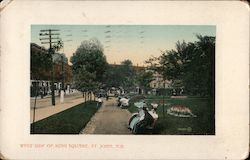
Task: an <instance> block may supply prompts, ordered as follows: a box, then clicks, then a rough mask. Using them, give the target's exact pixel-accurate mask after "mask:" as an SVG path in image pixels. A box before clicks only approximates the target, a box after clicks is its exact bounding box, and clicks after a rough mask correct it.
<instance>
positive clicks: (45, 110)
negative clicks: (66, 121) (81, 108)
mask: <svg viewBox="0 0 250 160" xmlns="http://www.w3.org/2000/svg"><path fill="white" fill-rule="evenodd" d="M55 100H56V105H55V106H53V105H52V104H51V97H46V98H43V99H41V98H38V99H37V100H36V110H35V122H36V121H38V120H41V119H44V118H46V117H49V116H51V115H53V114H56V113H59V112H61V111H64V110H66V109H68V108H71V107H73V106H75V105H77V104H80V103H83V102H84V99H83V97H82V94H81V93H79V92H78V93H74V94H71V95H66V96H65V97H64V102H63V103H60V97H59V96H57V97H56V98H55ZM34 103H35V99H34V98H31V99H30V123H32V122H33V113H34V109H33V108H34Z"/></svg>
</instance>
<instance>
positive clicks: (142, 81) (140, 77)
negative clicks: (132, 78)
mask: <svg viewBox="0 0 250 160" xmlns="http://www.w3.org/2000/svg"><path fill="white" fill-rule="evenodd" d="M136 79H137V82H138V84H139V86H140V87H141V88H144V89H146V88H149V87H150V82H151V81H153V80H154V77H153V71H150V70H147V71H145V70H141V71H139V72H138V73H137V76H136Z"/></svg>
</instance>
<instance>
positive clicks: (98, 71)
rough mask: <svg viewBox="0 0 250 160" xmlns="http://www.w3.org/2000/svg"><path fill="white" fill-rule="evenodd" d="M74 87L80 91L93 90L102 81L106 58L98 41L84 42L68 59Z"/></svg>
mask: <svg viewBox="0 0 250 160" xmlns="http://www.w3.org/2000/svg"><path fill="white" fill-rule="evenodd" d="M70 61H71V63H72V65H73V76H74V83H75V87H76V88H77V89H78V90H80V91H86V90H94V88H95V86H97V85H98V84H100V83H101V82H102V80H103V74H104V72H105V70H106V68H107V61H106V57H105V55H104V54H103V47H102V45H101V43H100V41H99V40H97V39H95V38H94V39H90V40H85V41H83V42H82V43H81V45H80V46H79V47H78V48H77V50H76V52H75V53H74V54H73V56H72V57H71V59H70Z"/></svg>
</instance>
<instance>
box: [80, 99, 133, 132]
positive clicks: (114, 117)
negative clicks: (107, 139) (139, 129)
mask: <svg viewBox="0 0 250 160" xmlns="http://www.w3.org/2000/svg"><path fill="white" fill-rule="evenodd" d="M130 116H131V113H130V112H129V111H128V110H127V109H121V108H120V107H117V102H116V98H114V97H112V98H110V99H109V100H108V101H106V100H104V102H103V104H102V106H101V108H100V109H99V110H98V111H97V112H96V114H95V115H94V116H93V117H92V118H91V120H90V122H89V123H88V124H87V125H86V127H85V128H84V129H83V130H82V131H81V134H130V130H129V129H128V120H129V118H130Z"/></svg>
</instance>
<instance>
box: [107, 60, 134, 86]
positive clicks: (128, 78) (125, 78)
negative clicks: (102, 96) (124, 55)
mask: <svg viewBox="0 0 250 160" xmlns="http://www.w3.org/2000/svg"><path fill="white" fill-rule="evenodd" d="M103 79H104V83H105V85H106V87H123V88H130V87H132V86H134V84H135V70H134V68H133V64H132V62H131V61H130V60H128V59H127V60H124V61H122V62H121V64H120V65H109V66H108V68H107V70H106V72H105V73H104V78H103Z"/></svg>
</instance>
